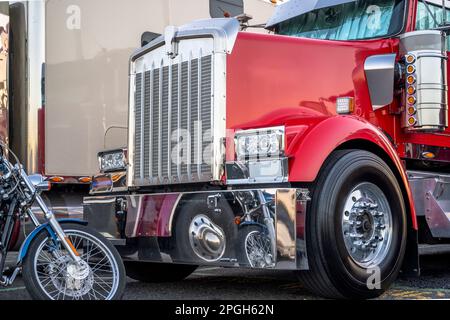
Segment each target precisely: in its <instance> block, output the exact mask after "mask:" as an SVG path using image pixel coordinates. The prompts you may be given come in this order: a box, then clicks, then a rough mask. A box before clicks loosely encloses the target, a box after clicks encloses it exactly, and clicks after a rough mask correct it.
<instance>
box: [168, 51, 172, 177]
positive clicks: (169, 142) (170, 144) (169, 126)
mask: <svg viewBox="0 0 450 320" xmlns="http://www.w3.org/2000/svg"><path fill="white" fill-rule="evenodd" d="M172 66H173V60H172V59H169V80H168V99H167V110H168V117H167V144H168V146H167V154H168V155H167V177H168V178H169V182H170V183H172V182H173V181H172V157H171V150H172V141H171V133H172Z"/></svg>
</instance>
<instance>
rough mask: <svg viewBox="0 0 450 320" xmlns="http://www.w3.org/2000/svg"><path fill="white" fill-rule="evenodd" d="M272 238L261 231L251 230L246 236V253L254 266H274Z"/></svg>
mask: <svg viewBox="0 0 450 320" xmlns="http://www.w3.org/2000/svg"><path fill="white" fill-rule="evenodd" d="M271 248H272V246H271V242H270V239H269V238H268V237H267V236H266V235H265V234H264V233H262V232H260V231H251V232H249V233H248V234H247V236H246V237H245V253H246V255H247V260H248V262H249V263H250V266H251V267H252V268H270V267H273V266H274V264H275V263H274V261H273V260H274V259H273V254H272V249H271Z"/></svg>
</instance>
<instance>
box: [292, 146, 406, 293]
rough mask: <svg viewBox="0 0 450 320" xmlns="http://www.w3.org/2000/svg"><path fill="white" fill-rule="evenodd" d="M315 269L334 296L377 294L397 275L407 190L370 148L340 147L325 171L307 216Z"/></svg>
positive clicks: (310, 276)
mask: <svg viewBox="0 0 450 320" xmlns="http://www.w3.org/2000/svg"><path fill="white" fill-rule="evenodd" d="M306 227H307V230H308V232H307V233H306V235H307V254H308V262H309V271H302V272H300V273H299V275H300V278H301V280H302V281H303V283H304V284H305V285H306V287H308V288H309V289H311V290H312V291H314V292H316V293H318V294H320V295H322V296H325V297H328V298H359V299H360V298H374V297H377V296H379V295H380V294H382V293H383V292H384V291H385V290H386V289H387V288H388V287H389V286H390V284H391V283H392V282H393V281H394V280H395V279H396V277H397V275H398V273H399V270H400V267H401V264H402V260H403V256H404V253H405V246H406V233H407V231H406V230H407V229H406V227H407V220H406V208H405V203H404V200H403V196H402V191H401V189H400V186H399V184H398V182H397V179H396V177H395V175H394V173H393V172H392V170H391V169H390V167H389V166H388V165H387V164H386V163H385V162H384V161H383V160H382V159H381V158H379V157H378V156H376V155H375V154H372V153H370V152H367V151H360V150H341V151H336V152H334V153H333V154H332V155H331V156H330V158H329V159H328V161H327V163H326V165H325V166H324V168H323V170H322V171H321V173H320V175H319V177H318V180H317V183H316V186H315V188H314V190H313V194H312V202H311V204H310V212H308V215H307V219H306Z"/></svg>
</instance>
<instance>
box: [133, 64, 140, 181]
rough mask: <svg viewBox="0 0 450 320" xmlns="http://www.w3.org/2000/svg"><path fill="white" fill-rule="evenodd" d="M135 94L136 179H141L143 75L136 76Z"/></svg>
mask: <svg viewBox="0 0 450 320" xmlns="http://www.w3.org/2000/svg"><path fill="white" fill-rule="evenodd" d="M135 81H136V83H135V93H134V106H135V107H134V112H135V136H134V145H135V146H136V151H135V159H136V160H135V164H134V167H135V169H134V174H135V178H140V177H141V150H142V149H141V121H142V118H141V108H142V104H141V99H142V73H138V74H136V77H135Z"/></svg>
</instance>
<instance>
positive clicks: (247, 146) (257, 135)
mask: <svg viewBox="0 0 450 320" xmlns="http://www.w3.org/2000/svg"><path fill="white" fill-rule="evenodd" d="M235 144H236V148H235V149H236V156H237V158H238V159H245V158H260V159H261V158H271V157H279V156H281V155H283V154H284V127H274V128H264V129H256V130H243V131H238V132H236V135H235Z"/></svg>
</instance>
